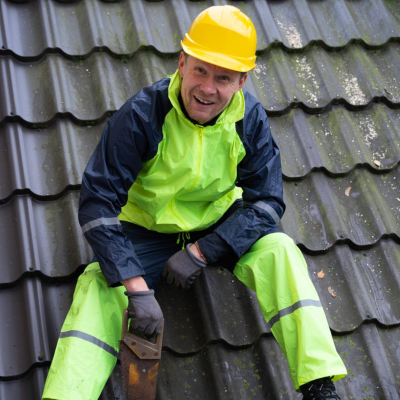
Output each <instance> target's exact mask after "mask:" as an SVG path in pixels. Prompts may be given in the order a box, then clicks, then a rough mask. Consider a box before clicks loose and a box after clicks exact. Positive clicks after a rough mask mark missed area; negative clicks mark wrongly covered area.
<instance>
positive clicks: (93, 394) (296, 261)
mask: <svg viewBox="0 0 400 400" xmlns="http://www.w3.org/2000/svg"><path fill="white" fill-rule="evenodd" d="M211 268H212V267H211ZM234 274H235V275H236V276H237V277H238V279H239V280H240V281H241V282H243V283H244V284H245V285H247V286H248V287H249V288H250V289H252V290H254V291H255V292H256V294H257V299H258V302H259V304H260V308H261V311H262V313H263V315H264V318H265V320H266V321H267V323H268V325H269V326H270V328H271V331H272V333H273V334H274V336H275V338H276V340H277V341H278V343H279V345H280V347H281V348H282V351H283V352H284V354H285V356H286V358H287V360H288V364H289V371H290V374H291V377H292V380H293V384H294V387H295V389H296V390H297V391H299V386H301V385H303V384H305V383H307V382H310V381H312V380H314V379H318V378H322V377H326V376H333V380H334V381H336V380H338V379H340V378H342V377H344V376H345V375H346V373H347V371H346V368H345V366H344V364H343V361H342V360H341V358H340V356H339V355H338V353H337V351H336V348H335V345H334V342H333V340H332V336H331V332H330V329H329V326H328V322H327V319H326V316H325V313H324V310H323V308H322V306H321V303H320V301H319V298H318V294H317V292H316V290H315V288H314V285H313V284H312V282H311V280H310V278H309V276H308V272H307V265H306V262H305V260H304V257H303V255H302V253H301V252H300V250H299V249H298V247H297V246H296V245H295V243H294V242H293V240H292V239H291V238H289V237H288V236H287V235H285V234H284V233H273V234H270V235H267V236H265V237H263V238H261V239H260V240H258V241H257V242H256V243H255V244H254V245H253V246H252V247H251V248H250V250H249V251H248V252H247V253H246V254H245V255H244V256H243V257H242V258H241V259H240V260H239V262H238V263H237V264H236V266H235V269H234ZM124 291H125V289H124V288H123V287H117V288H109V287H108V286H107V283H106V280H105V278H104V276H103V274H102V272H101V270H100V266H99V264H98V263H92V264H90V265H89V266H88V267H87V268H86V269H85V271H84V273H83V274H82V275H81V276H80V277H79V279H78V283H77V286H76V289H75V293H74V298H73V303H72V306H71V308H70V310H69V312H68V315H67V318H66V320H65V322H64V325H63V327H62V329H61V334H60V339H59V340H58V344H57V348H56V351H55V354H54V358H53V361H52V364H51V367H50V371H49V374H48V377H47V380H46V384H45V388H44V393H43V397H42V399H43V400H50V399H55V400H97V399H98V397H99V396H100V394H101V391H102V390H103V387H104V385H105V383H106V381H107V379H108V378H109V376H110V374H111V372H112V370H113V368H114V366H115V364H116V360H117V354H118V345H119V344H118V343H119V340H120V338H121V329H122V328H121V326H122V311H123V309H125V308H126V307H127V304H128V301H127V298H126V296H125V295H124Z"/></svg>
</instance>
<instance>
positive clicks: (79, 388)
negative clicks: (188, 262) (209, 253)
mask: <svg viewBox="0 0 400 400" xmlns="http://www.w3.org/2000/svg"><path fill="white" fill-rule="evenodd" d="M122 225H123V229H124V232H125V233H126V234H127V235H128V237H129V238H130V239H131V241H132V243H133V245H134V248H135V252H136V255H137V256H138V258H139V259H140V261H141V263H142V266H143V268H144V269H145V271H146V275H145V276H144V278H145V280H146V283H147V285H148V286H149V288H151V289H155V288H156V286H157V283H158V280H159V278H160V276H161V272H162V268H163V267H164V265H165V262H166V260H168V258H169V257H170V256H171V255H172V254H174V253H175V252H177V251H179V250H180V248H181V246H180V245H179V244H177V243H176V241H177V235H164V234H160V233H157V232H151V231H148V230H147V229H144V228H141V227H138V226H135V225H132V224H127V223H123V224H122ZM124 291H125V288H124V287H123V286H119V287H116V288H109V287H108V286H107V282H106V280H105V278H104V275H103V273H102V272H101V270H100V266H99V263H97V262H94V263H92V264H90V265H88V267H87V268H86V269H85V271H84V272H83V274H82V275H81V276H80V277H79V279H78V283H77V286H76V289H75V293H74V298H73V302H72V305H71V308H70V310H69V312H68V315H67V317H66V319H65V322H64V325H63V327H62V329H61V334H60V338H59V340H58V343H57V348H56V351H55V354H54V357H53V361H52V364H51V367H50V371H49V374H48V377H47V380H46V384H45V388H44V393H43V397H42V399H43V400H49V399H56V400H88V399H91V400H92V399H93V400H97V399H98V398H99V396H100V394H101V391H102V390H103V387H104V385H105V383H106V381H107V379H108V378H109V376H110V374H111V372H112V370H113V368H114V366H115V364H116V361H117V355H118V351H119V340H120V339H121V333H122V332H121V331H122V311H123V310H124V309H125V308H126V307H127V305H128V300H127V297H126V296H125V294H124Z"/></svg>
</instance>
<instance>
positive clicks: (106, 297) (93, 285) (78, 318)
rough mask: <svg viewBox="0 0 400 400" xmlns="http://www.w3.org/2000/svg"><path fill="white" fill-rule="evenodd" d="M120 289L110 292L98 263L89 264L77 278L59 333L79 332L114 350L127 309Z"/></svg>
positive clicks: (122, 290) (124, 297)
mask: <svg viewBox="0 0 400 400" xmlns="http://www.w3.org/2000/svg"><path fill="white" fill-rule="evenodd" d="M124 291H125V289H124V287H123V286H120V287H116V288H110V287H108V285H107V282H106V280H105V278H104V275H103V273H102V272H101V269H100V266H99V263H97V262H95V263H92V264H89V265H88V266H87V267H86V269H85V271H84V272H83V274H82V275H81V276H80V277H79V279H78V282H77V285H76V288H75V292H74V297H73V300H72V305H71V308H70V310H69V312H68V315H67V317H66V319H65V322H64V325H63V327H62V330H61V331H62V332H66V331H71V330H79V331H82V332H85V333H87V334H89V335H92V336H95V337H96V338H98V339H99V340H102V341H104V342H105V343H107V344H108V345H110V346H112V347H115V348H118V341H119V340H120V338H121V332H122V313H123V310H124V309H125V308H126V307H127V305H128V300H127V297H126V296H125V294H124Z"/></svg>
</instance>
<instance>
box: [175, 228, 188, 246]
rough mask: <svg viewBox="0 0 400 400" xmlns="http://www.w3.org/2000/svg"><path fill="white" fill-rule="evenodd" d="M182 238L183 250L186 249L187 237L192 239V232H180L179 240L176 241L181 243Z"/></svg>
mask: <svg viewBox="0 0 400 400" xmlns="http://www.w3.org/2000/svg"><path fill="white" fill-rule="evenodd" d="M181 239H182V250H185V242H186V239H188V240H190V233H189V232H179V233H178V240H177V241H176V243H177V244H179V242H180V241H181Z"/></svg>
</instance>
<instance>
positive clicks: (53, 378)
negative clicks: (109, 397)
mask: <svg viewBox="0 0 400 400" xmlns="http://www.w3.org/2000/svg"><path fill="white" fill-rule="evenodd" d="M127 304H128V302H127V299H126V296H125V295H124V288H123V287H117V288H109V287H108V286H107V282H106V280H105V278H104V276H103V274H102V272H101V270H100V267H99V264H98V263H92V264H90V265H88V267H87V268H86V269H85V271H84V272H83V274H82V275H81V276H80V277H79V279H78V282H77V285H76V289H75V292H74V297H73V301H72V305H71V308H70V310H69V312H68V314H67V317H66V319H65V322H64V325H63V327H62V329H61V333H60V338H59V340H58V343H57V348H56V351H55V354H54V357H53V360H52V364H51V367H50V371H49V375H48V378H47V380H46V385H45V389H44V394H43V398H44V399H47V398H49V399H52V398H57V399H63V400H64V399H68V400H69V399H74V400H75V399H76V400H77V399H87V398H97V397H98V396H99V395H100V392H101V390H102V388H103V386H104V384H105V383H106V381H107V379H108V377H109V375H110V373H111V371H112V369H113V368H114V365H115V363H116V361H117V355H118V347H119V340H120V338H121V332H122V311H123V309H124V308H126V307H127ZM82 377H85V379H82ZM95 393H97V397H95V396H96V395H95ZM93 396H94V397H93Z"/></svg>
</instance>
